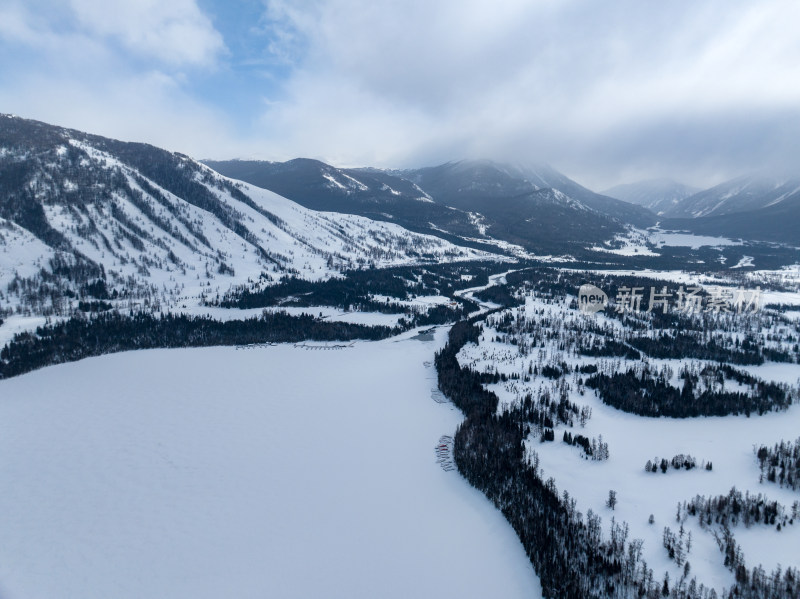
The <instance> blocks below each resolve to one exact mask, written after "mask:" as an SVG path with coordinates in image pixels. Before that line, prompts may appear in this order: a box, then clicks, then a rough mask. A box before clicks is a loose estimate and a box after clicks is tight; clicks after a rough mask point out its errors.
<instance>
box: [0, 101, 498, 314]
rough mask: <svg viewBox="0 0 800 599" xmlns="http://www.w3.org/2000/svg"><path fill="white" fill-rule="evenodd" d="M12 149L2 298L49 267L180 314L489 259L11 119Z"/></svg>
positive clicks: (185, 164)
mask: <svg viewBox="0 0 800 599" xmlns="http://www.w3.org/2000/svg"><path fill="white" fill-rule="evenodd" d="M0 147H4V148H5V149H4V152H3V153H2V155H0V175H2V176H0V188H1V189H0V192H2V194H0V235H2V239H0V248H2V252H3V253H4V254H9V255H13V256H14V260H13V261H12V260H10V259H8V258H2V257H0V285H2V290H3V291H5V289H6V287H7V285H8V283H9V280H10V279H13V277H14V276H15V271H16V274H18V275H19V277H20V278H21V279H24V278H30V277H33V276H34V275H35V274H36V273H37V272H38V270H39V267H43V268H45V269H46V270H47V271H48V272H49V273H56V272H60V273H64V272H66V275H65V276H63V277H61V278H59V276H56V277H55V278H56V279H58V281H56V283H54V284H55V285H57V286H60V287H59V289H58V291H59V292H60V294H61V295H62V296H63V295H64V292H65V291H66V290H71V291H73V292H77V291H78V290H79V288H80V284H81V283H89V282H92V281H94V280H95V279H105V281H106V283H107V285H108V286H109V287H113V288H114V289H116V290H117V291H118V292H119V293H120V294H122V295H123V296H124V297H129V298H131V300H132V301H133V300H142V299H143V298H144V299H147V301H149V302H150V304H151V305H161V306H162V307H163V306H165V305H166V306H167V307H168V306H172V305H182V304H183V303H186V302H187V301H188V302H193V303H196V301H197V297H198V296H199V295H200V294H201V293H205V294H216V293H224V292H225V291H227V290H228V289H229V288H230V286H232V285H236V284H242V283H245V282H247V281H248V279H258V278H259V277H262V279H265V280H267V281H269V280H277V279H279V278H280V277H282V276H285V275H287V274H293V275H296V276H301V277H303V278H307V279H321V278H325V277H330V276H332V275H335V274H336V273H338V272H341V271H342V270H344V269H351V268H362V267H368V266H377V267H381V266H391V265H399V264H410V263H419V262H426V261H436V262H440V261H449V260H463V259H472V258H482V257H487V254H485V253H483V252H478V251H476V250H472V249H466V248H461V247H458V246H455V245H453V244H452V243H450V242H447V241H445V240H442V239H440V238H436V237H431V236H426V235H420V234H416V233H411V232H409V231H407V230H406V229H403V228H402V227H400V226H398V225H395V224H392V223H385V222H376V221H372V220H370V219H368V218H364V217H359V216H352V215H344V214H334V213H322V212H315V211H313V210H309V209H306V208H303V207H301V206H299V205H298V204H295V203H294V202H291V201H289V200H286V199H285V198H282V197H280V196H278V195H276V194H275V193H272V192H269V191H266V190H264V189H260V188H257V187H253V186H250V185H247V184H244V183H239V182H233V181H231V180H229V179H226V178H224V177H222V176H220V175H218V174H217V173H215V172H214V171H212V170H211V169H210V168H208V167H206V166H204V165H201V164H200V163H197V162H195V161H193V160H191V159H190V158H188V157H186V156H183V155H179V154H172V153H169V152H166V151H163V150H159V149H158V148H154V147H152V146H147V145H144V144H128V143H122V142H117V141H114V140H109V139H105V138H101V137H97V136H91V135H87V134H83V133H80V132H77V131H71V130H65V129H61V128H57V127H52V126H49V125H45V124H42V123H36V122H34V121H25V120H22V119H17V118H10V117H3V118H0ZM2 255H3V254H0V256H2ZM53 259H55V260H57V261H58V263H57V264H52V263H50V262H51V261H52V260H53ZM64 264H65V265H67V270H68V271H69V272H67V270H65V269H64V268H60V269H59V266H60V265H64ZM42 286H43V282H42V281H41V280H37V281H35V282H33V287H35V288H37V289H41V288H42ZM18 295H19V294H18ZM39 295H42V296H46V295H49V294H48V293H45V292H41V293H39ZM18 300H19V298H17V300H16V301H18ZM14 301H15V299H14V298H11V297H9V298H7V299H6V302H5V304H6V306H13V305H14ZM1 302H2V300H0V309H1V308H3V305H2V303H1ZM33 311H34V312H37V311H40V307H39V306H33ZM56 311H57V310H56Z"/></svg>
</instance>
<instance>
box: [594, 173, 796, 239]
mask: <svg viewBox="0 0 800 599" xmlns="http://www.w3.org/2000/svg"><path fill="white" fill-rule="evenodd" d="M689 191H691V188H690V187H687V186H685V185H682V184H680V183H675V182H674V181H671V180H666V179H659V180H651V181H642V182H639V183H633V184H629V185H619V186H617V187H614V188H611V189H609V190H606V192H605V193H606V194H608V195H611V196H613V197H617V198H619V199H622V200H626V201H630V202H633V203H636V204H640V205H643V206H646V207H647V208H649V209H650V210H652V211H653V212H656V213H657V214H658V215H659V216H660V217H661V226H662V227H665V228H670V229H680V230H686V231H691V232H693V233H698V234H703V235H716V236H722V237H735V238H741V239H748V240H759V241H771V242H781V243H790V244H794V245H800V234H798V232H797V223H800V177H796V178H784V179H777V178H769V177H763V176H745V177H738V178H736V179H732V180H730V181H726V182H724V183H721V184H719V185H716V186H714V187H712V188H710V189H706V190H704V191H696V192H695V193H689Z"/></svg>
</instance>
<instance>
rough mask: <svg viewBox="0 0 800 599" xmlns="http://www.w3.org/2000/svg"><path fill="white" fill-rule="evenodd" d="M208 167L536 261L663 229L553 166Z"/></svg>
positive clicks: (309, 200) (315, 203)
mask: <svg viewBox="0 0 800 599" xmlns="http://www.w3.org/2000/svg"><path fill="white" fill-rule="evenodd" d="M206 164H208V165H210V166H212V167H213V168H215V169H216V170H218V171H219V172H221V173H223V174H225V175H227V176H229V177H232V178H238V179H242V180H244V181H247V182H249V183H252V184H254V185H258V186H261V187H264V188H266V189H270V190H272V191H275V192H277V193H280V194H281V195H284V196H286V197H288V198H290V199H292V200H294V201H296V202H298V203H301V204H303V205H304V206H307V207H310V208H316V209H326V210H336V211H341V212H348V213H356V214H361V215H365V216H369V217H371V218H377V219H385V220H389V221H391V222H397V223H399V224H402V225H403V226H405V227H408V228H411V229H413V230H415V231H420V232H426V233H432V234H436V235H439V236H442V237H443V238H445V239H448V240H452V241H457V242H458V243H460V244H475V243H490V244H491V243H495V242H496V241H497V240H500V241H502V242H510V243H514V244H518V245H521V246H524V247H526V248H528V249H530V250H534V251H543V252H559V251H573V250H575V249H578V248H581V247H583V246H585V245H586V244H587V243H597V242H601V241H605V240H608V239H610V238H611V237H613V235H614V234H615V233H619V232H621V231H622V230H623V229H624V226H625V225H626V224H635V225H639V226H644V225H648V224H652V223H653V222H654V217H653V215H652V214H651V213H649V212H648V211H647V210H645V209H643V208H640V207H635V206H631V205H630V204H627V203H625V202H621V201H619V200H616V199H613V198H608V197H604V196H600V195H598V194H596V193H594V192H592V191H590V190H588V189H586V188H585V187H582V186H580V185H579V184H577V183H575V182H574V181H572V180H571V179H569V178H567V177H565V176H564V175H562V174H561V173H558V172H557V171H555V170H554V169H552V168H550V167H547V166H541V167H535V168H526V167H521V166H513V165H507V164H500V163H496V162H492V161H489V160H465V161H460V162H451V163H447V164H442V165H439V166H435V167H428V168H422V169H411V170H379V169H372V168H362V169H337V168H335V167H333V166H330V165H327V164H325V163H322V162H319V161H315V160H307V159H296V160H292V161H289V162H285V163H272V162H246V161H235V160H234V161H225V162H214V161H207V162H206ZM476 247H480V246H476Z"/></svg>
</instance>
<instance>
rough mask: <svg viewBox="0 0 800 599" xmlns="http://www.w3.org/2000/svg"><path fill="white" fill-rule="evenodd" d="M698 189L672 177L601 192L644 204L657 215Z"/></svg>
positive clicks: (665, 211)
mask: <svg viewBox="0 0 800 599" xmlns="http://www.w3.org/2000/svg"><path fill="white" fill-rule="evenodd" d="M699 191H700V190H699V189H697V188H696V187H690V186H688V185H684V184H683V183H678V182H676V181H673V180H672V179H648V180H646V181H637V182H636V183H625V184H623V185H616V186H614V187H612V188H610V189H606V190H605V191H604V192H602V193H603V195H607V196H610V197H612V198H617V199H618V200H622V201H624V202H630V203H631V204H637V205H639V206H644V207H645V208H647V209H648V210H651V211H652V212H654V213H656V214H658V215H663V214H665V213H667V212H668V211H670V210H671V209H673V208H674V207H676V206H677V205H678V204H679V203H680V202H681V201H682V200H685V199H686V198H688V197H689V196H692V195H694V194H696V193H698V192H699Z"/></svg>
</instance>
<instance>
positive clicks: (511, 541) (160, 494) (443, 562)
mask: <svg viewBox="0 0 800 599" xmlns="http://www.w3.org/2000/svg"><path fill="white" fill-rule="evenodd" d="M443 334H444V330H443V329H441V330H439V332H438V333H437V335H436V338H435V339H434V340H433V341H420V340H417V339H412V338H411V337H412V336H413V335H414V333H413V332H412V333H410V334H408V335H406V336H405V339H404V340H400V341H398V340H397V339H396V338H395V339H392V340H387V341H383V342H379V343H356V344H355V346H354V347H352V348H347V349H342V350H338V351H308V350H306V349H302V348H295V347H291V346H275V347H267V348H250V349H243V350H237V349H235V348H209V349H200V350H154V351H141V352H129V353H123V354H116V355H109V356H104V357H101V358H94V359H89V360H84V361H81V362H77V363H72V364H67V365H62V366H56V367H52V368H46V369H44V370H40V371H38V372H35V373H32V374H30V375H25V376H21V377H18V378H15V379H10V380H6V381H2V382H0V421H2V422H3V423H4V426H3V430H4V433H3V435H0V455H2V456H3V458H2V460H1V461H0V486H2V488H3V493H0V595H2V596H3V597H9V598H12V599H14V598H27V597H47V598H48V599H60V598H67V597H81V598H82V599H92V598H107V597H114V598H115V599H126V598H131V599H133V598H136V599H139V598H141V597H175V598H178V597H193V598H195V599H204V598H209V599H211V598H213V599H217V598H219V597H237V598H241V599H247V598H256V597H258V598H263V597H281V598H290V597H298V598H299V597H331V598H335V597H342V598H348V599H349V598H352V597H383V598H393V597H396V598H402V599H406V598H408V597H420V598H441V597H464V598H469V597H475V598H478V597H503V598H510V599H513V598H516V597H519V598H523V597H525V598H527V599H530V598H533V599H535V598H536V597H540V596H541V591H540V589H539V588H538V582H537V578H536V576H535V575H534V573H533V570H532V568H531V565H530V563H529V561H528V559H527V557H526V556H525V553H524V551H523V549H522V546H521V544H520V543H519V541H518V540H517V538H516V535H515V534H514V532H513V530H512V529H511V527H510V526H509V525H508V524H507V523H506V522H505V521H504V519H503V516H502V515H501V514H500V512H498V511H497V510H495V508H494V507H493V506H492V505H491V504H490V503H489V502H488V501H487V500H486V499H485V498H484V497H483V496H482V495H481V494H480V493H479V492H477V491H476V490H474V489H472V488H471V487H470V486H469V485H468V484H467V483H466V482H465V481H464V480H463V479H462V478H461V477H459V475H458V474H457V473H456V472H452V471H451V472H445V471H444V470H442V468H441V467H440V466H439V465H438V464H437V463H436V461H435V453H434V446H435V445H436V443H437V441H438V439H439V437H440V435H442V434H451V433H452V432H453V430H454V429H455V427H456V425H457V423H458V422H459V421H460V413H459V412H457V411H456V410H455V408H453V407H452V406H450V405H448V404H439V403H436V402H435V401H434V400H433V399H432V396H431V395H432V392H433V390H434V389H435V385H436V383H435V372H434V371H433V369H432V367H431V366H430V365H429V364H428V365H426V364H425V361H426V360H431V358H432V355H433V352H434V350H435V349H436V348H437V347H439V346H440V345H441V344H442V343H443V340H444V335H443ZM355 365H360V367H361V368H360V369H359V371H358V372H357V373H354V370H353V369H354V367H355ZM143 373H146V376H143ZM309 373H313V376H309Z"/></svg>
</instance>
